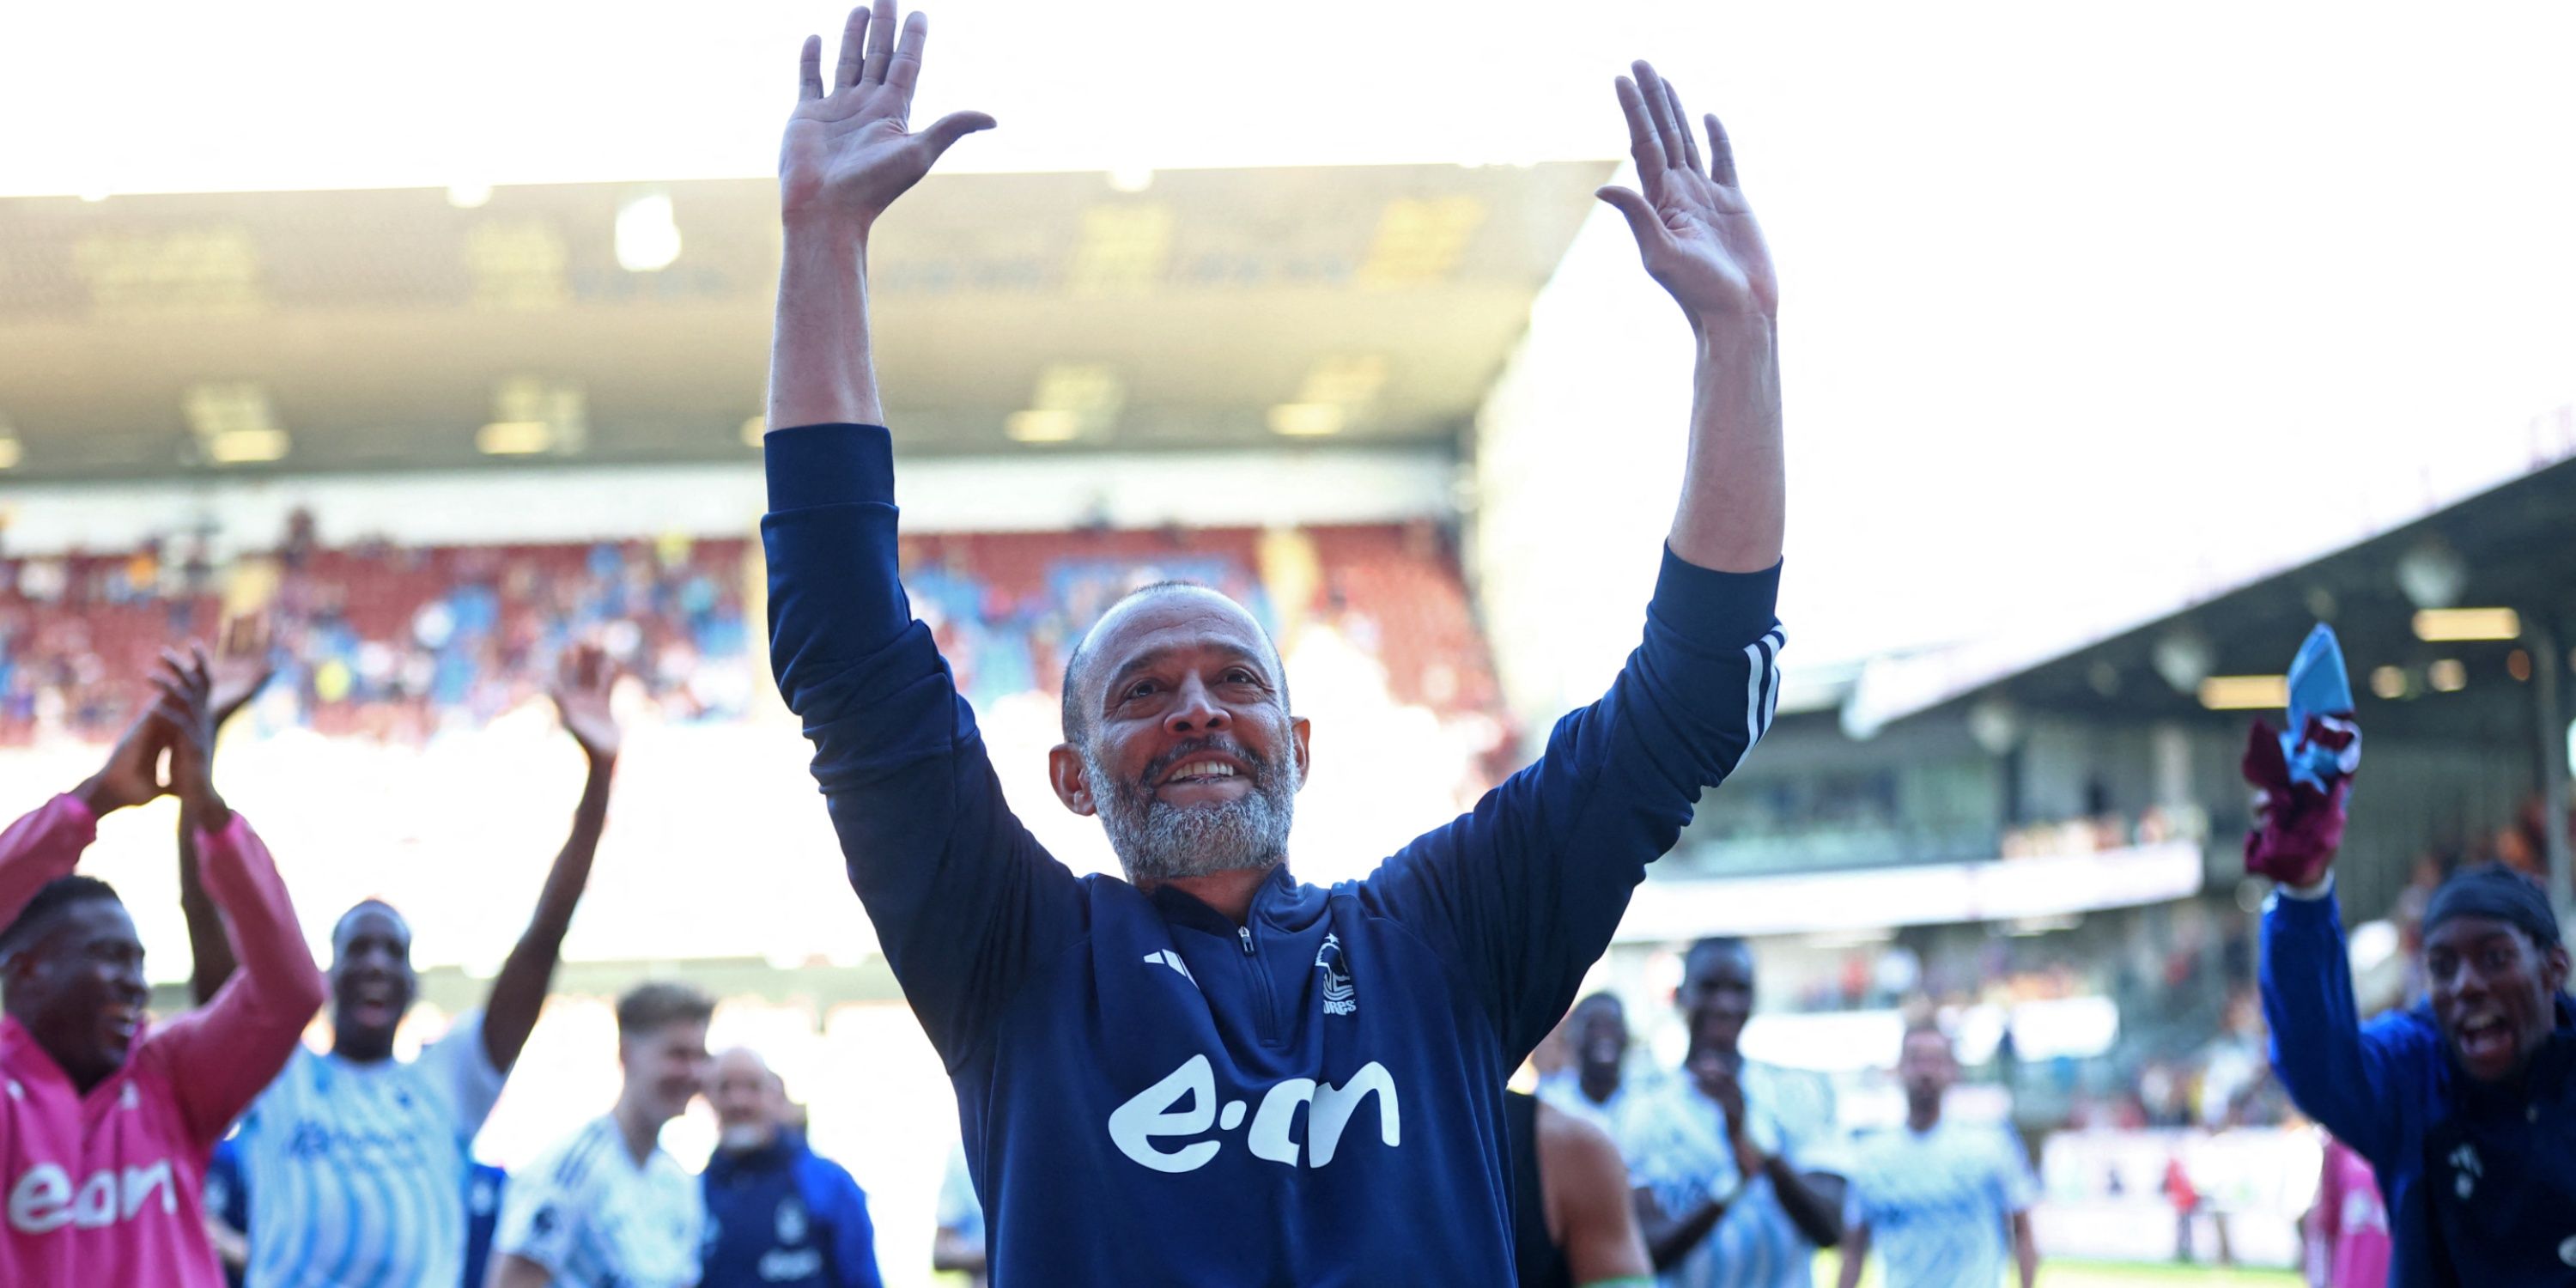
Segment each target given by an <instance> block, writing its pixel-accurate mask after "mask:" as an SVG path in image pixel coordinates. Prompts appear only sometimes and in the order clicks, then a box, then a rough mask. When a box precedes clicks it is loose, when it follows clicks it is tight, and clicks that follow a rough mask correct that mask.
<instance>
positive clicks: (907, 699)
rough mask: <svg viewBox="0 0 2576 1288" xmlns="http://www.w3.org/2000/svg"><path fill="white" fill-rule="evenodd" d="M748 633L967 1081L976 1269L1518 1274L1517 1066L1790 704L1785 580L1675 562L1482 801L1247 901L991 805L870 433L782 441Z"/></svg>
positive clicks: (881, 929) (1049, 1279)
mask: <svg viewBox="0 0 2576 1288" xmlns="http://www.w3.org/2000/svg"><path fill="white" fill-rule="evenodd" d="M766 455H767V461H768V474H769V505H770V512H769V514H768V515H767V516H766V517H765V518H763V519H762V521H761V537H762V544H763V546H764V548H765V550H766V552H767V555H768V560H769V614H770V656H771V664H772V667H773V668H774V670H775V672H776V674H777V678H778V685H779V691H780V693H781V694H782V695H783V696H784V697H785V698H786V700H787V704H788V706H789V707H790V708H791V709H792V710H794V711H795V712H796V713H797V715H798V716H799V717H801V718H802V720H803V722H804V727H805V733H806V736H807V737H808V738H810V739H811V740H812V741H813V743H814V764H813V769H814V776H815V778H816V780H817V781H818V782H819V783H820V784H821V785H822V790H823V794H824V797H825V800H826V802H827V805H828V808H829V810H830V813H831V817H832V825H833V827H834V828H835V829H836V830H837V831H838V833H839V834H840V840H841V848H842V851H843V854H844V857H845V858H846V860H847V862H848V867H849V873H850V883H851V885H853V886H854V887H856V888H857V890H858V894H859V898H860V901H861V902H862V903H863V904H864V905H865V906H866V908H867V912H868V917H869V919H870V920H871V921H872V922H873V923H874V924H875V926H876V931H877V937H878V941H879V943H880V944H881V946H882V947H883V949H884V951H885V954H886V960H887V963H888V965H889V966H891V967H892V969H893V971H894V973H895V978H896V979H897V980H898V981H899V982H900V983H901V984H902V985H903V990H904V995H905V997H906V999H907V1000H908V1001H909V1002H910V1003H911V1005H912V1008H913V1012H914V1014H915V1015H917V1016H918V1017H919V1018H920V1020H921V1024H922V1027H923V1028H924V1029H925V1030H927V1031H928V1033H929V1036H930V1040H931V1043H932V1045H933V1046H934V1047H935V1048H937V1050H938V1051H939V1053H940V1056H941V1058H942V1059H943V1060H945V1061H946V1063H947V1066H948V1071H949V1076H950V1079H951V1081H952V1082H953V1084H954V1085H955V1087H956V1091H957V1104H958V1111H959V1116H960V1118H961V1120H962V1126H963V1130H964V1134H965V1145H966V1157H967V1160H968V1164H969V1168H970V1170H971V1172H972V1173H973V1176H974V1179H975V1188H976V1193H977V1194H978V1195H979V1196H980V1197H981V1198H982V1200H983V1204H984V1213H985V1229H986V1239H987V1243H988V1247H989V1249H990V1254H991V1266H992V1275H993V1283H994V1285H995V1288H1054V1286H1057V1285H1092V1284H1097V1285H1117V1286H1119V1288H1130V1286H1133V1288H1146V1286H1148V1285H1190V1286H1191V1288H1229V1286H1232V1285H1248V1286H1266V1285H1298V1286H1299V1288H1323V1286H1325V1285H1362V1284H1395V1285H1410V1286H1419V1285H1434V1284H1460V1285H1477V1286H1479V1288H1487V1286H1490V1285H1496V1284H1508V1283H1510V1282H1511V1278H1512V1207H1511V1201H1510V1191H1509V1179H1508V1177H1509V1160H1508V1159H1507V1158H1506V1157H1505V1148H1504V1145H1503V1139H1504V1136H1503V1123H1502V1112H1503V1109H1502V1092H1503V1082H1504V1080H1505V1079H1506V1078H1507V1077H1508V1076H1509V1075H1510V1073H1511V1071H1512V1070H1513V1069H1514V1068H1515V1067H1516V1066H1517V1065H1518V1064H1519V1063H1520V1061H1521V1059H1522V1057H1523V1056H1524V1055H1526V1054H1527V1053H1528V1052H1529V1050H1530V1048H1531V1047H1533V1046H1535V1045H1536V1044H1537V1043H1538V1040H1539V1039H1540V1038H1541V1037H1543V1036H1544V1035H1545V1034H1546V1033H1547V1031H1548V1030H1549V1028H1550V1027H1552V1026H1553V1025H1554V1024H1555V1023H1556V1020H1557V1018H1558V1017H1559V1016H1560V1015H1562V1014H1563V1013H1564V1010H1565V1008H1566V1007H1567V1006H1568V1005H1569V1004H1570V1003H1571V1002H1572V1001H1573V998H1574V992H1575V989H1576V988H1577V987H1578V986H1579V985H1580V983H1581V981H1582V978H1583V974H1584V971H1585V970H1586V969H1587V968H1589V967H1590V966H1591V964H1592V962H1593V961H1594V960H1595V959H1596V958H1598V957H1599V956H1600V954H1601V952H1602V950H1603V949H1605V948H1607V947H1608V946H1609V943H1610V936H1611V933H1612V931H1613V930H1615V929H1616V928H1617V926H1618V923H1619V918H1620V915H1621V913H1622V912H1624V911H1625V910H1626V907H1627V903H1628V897H1629V894H1630V892H1631V891H1632V890H1633V889H1634V888H1635V886H1636V884H1637V882H1638V881H1640V880H1642V879H1643V878H1644V876H1645V869H1646V864H1648V863H1649V862H1652V861H1653V860H1654V859H1656V858H1657V857H1659V856H1660V855H1662V854H1663V853H1664V851H1666V850H1667V849H1669V848H1671V846H1672V844H1673V842H1674V840H1675V838H1676V837H1678V836H1679V835H1680V832H1681V829H1682V827H1683V825H1684V824H1686V823H1688V822H1689V821H1690V816H1691V809H1692V807H1693V806H1694V805H1695V804H1696V803H1697V801H1698V799H1699V794H1700V792H1701V791H1702V790H1703V789H1705V788H1708V787H1713V786H1715V785H1716V784H1717V783H1718V782H1719V780H1721V779H1723V778H1724V777H1725V776H1726V775H1727V774H1728V772H1730V771H1731V770H1733V768H1734V767H1735V765H1736V762H1737V761H1738V760H1739V759H1740V758H1741V757H1742V756H1743V755H1744V753H1745V751H1746V750H1747V749H1748V748H1749V747H1750V746H1751V745H1752V743H1753V741H1754V740H1755V739H1756V738H1758V737H1759V736H1760V734H1761V731H1762V729H1763V727H1764V726H1765V725H1767V724H1768V723H1769V720H1770V718H1771V714H1772V712H1773V710H1774V708H1775V705H1776V703H1777V701H1778V676H1777V672H1776V670H1775V669H1774V658H1775V656H1776V654H1777V652H1778V649H1779V646H1780V642H1781V636H1780V633H1779V630H1778V625H1777V622H1776V621H1775V620H1774V618H1773V616H1772V608H1773V600H1774V595H1775V592H1776V590H1777V587H1778V584H1779V569H1778V568H1777V567H1776V566H1775V567H1774V568H1772V569H1770V570H1768V571H1765V572H1760V573H1751V574H1729V573H1721V572H1714V571H1711V570H1708V569H1704V568H1699V567H1695V566H1693V565H1691V564H1688V563H1685V562H1683V561H1682V560H1680V559H1678V558H1676V557H1674V556H1673V555H1672V554H1671V553H1670V552H1667V553H1666V554H1665V556H1664V564H1663V571H1662V575H1661V577H1660V579H1659V581H1658V583H1657V586H1656V590H1655V596H1654V600H1653V602H1652V603H1651V604H1650V605H1649V606H1648V610H1647V614H1646V625H1645V638H1644V641H1643V643H1642V644H1641V645H1640V646H1639V647H1638V649H1637V650H1636V651H1635V652H1634V653H1632V654H1631V655H1630V656H1629V658H1628V661H1627V665H1626V666H1625V667H1624V668H1623V669H1622V670H1621V671H1620V673H1619V676H1618V678H1617V679H1616V680H1615V681H1614V682H1613V683H1612V684H1611V687H1610V691H1609V693H1608V694H1607V695H1605V696H1604V697H1603V698H1602V699H1601V700H1600V701H1598V702H1595V703H1593V704H1592V705H1591V706H1589V707H1586V708H1584V709H1582V710H1579V711H1576V712H1574V713H1572V714H1570V715H1568V716H1566V717H1565V718H1564V719H1563V720H1561V721H1559V722H1558V724H1557V726H1556V728H1555V730H1554V731H1553V732H1552V733H1551V734H1550V736H1549V739H1548V745H1547V750H1546V752H1545V754H1544V755H1542V756H1541V757H1540V758H1539V760H1538V761H1537V762H1536V763H1534V764H1532V765H1530V766H1529V767H1528V768H1526V769H1523V770H1522V771H1520V772H1519V773H1517V774H1515V775H1513V776H1512V777H1511V779H1510V780H1509V781H1507V782H1505V783H1504V784H1503V785H1502V786H1500V787H1498V788H1496V789H1494V790H1493V791H1492V792H1490V793H1488V794H1487V795H1486V796H1485V798H1484V799H1483V800H1481V801H1479V802H1478V803H1477V805H1476V807H1475V808H1474V809H1473V810H1472V811H1470V812H1469V813H1467V814H1465V815H1463V816H1461V817H1460V818H1459V819H1458V820H1457V821H1455V822H1453V823H1450V824H1449V825H1447V826H1445V827H1442V828H1439V829H1437V830H1434V831H1432V832H1429V833H1426V834H1424V835H1423V836H1420V837H1417V838H1415V839H1414V840H1412V841H1411V842H1409V843H1407V844H1405V845H1404V846H1403V848H1401V849H1399V850H1397V851H1396V852H1395V853H1394V854H1393V855H1391V856H1390V857H1388V858H1387V859H1386V860H1385V861H1384V862H1383V863H1382V864H1381V865H1380V866H1379V867H1378V868H1377V870H1376V872H1375V873H1374V874H1372V875H1371V876H1370V877H1369V878H1368V879H1366V880H1364V881H1349V882H1342V883H1340V884H1337V885H1335V886H1333V887H1331V888H1329V889H1321V888H1317V887H1315V886H1310V885H1303V884H1300V883H1298V882H1297V881H1296V880H1295V879H1293V878H1292V877H1290V876H1289V875H1288V873H1287V872H1286V871H1285V870H1284V869H1283V870H1281V871H1278V872H1276V873H1274V874H1273V875H1272V876H1271V878H1270V879H1269V880H1268V881H1267V882H1266V883H1265V884H1264V885H1263V886H1262V887H1261V889H1260V890H1259V892H1258V893H1257V894H1256V895H1255V896H1254V899H1253V903H1252V909H1251V913H1250V916H1249V918H1248V920H1247V921H1246V922H1245V924H1243V925H1240V926H1238V925H1236V924H1234V923H1233V922H1232V921H1231V920H1230V919H1228V918H1227V917H1225V916H1223V915H1221V914H1219V913H1217V912H1216V911H1215V910H1213V909H1211V908H1209V907H1208V906H1207V905H1205V904H1203V903H1201V902H1199V901H1198V900H1196V899H1194V898H1192V897H1190V896H1188V895H1186V894H1183V893H1181V892H1179V891H1177V890H1174V889H1172V888H1170V887H1168V886H1166V887H1163V888H1160V889H1158V890H1156V891H1155V892H1154V893H1153V894H1151V895H1147V894H1144V893H1141V892H1139V891H1138V890H1137V889H1136V888H1135V887H1134V886H1131V885H1129V884H1127V883H1126V882H1124V881H1121V880H1118V879H1117V878H1115V877H1107V876H1084V877H1076V876H1075V875H1073V873H1072V872H1071V871H1069V870H1067V869H1066V868H1065V867H1064V866H1063V865H1062V864H1060V863H1057V862H1056V861H1055V860H1054V859H1053V858H1052V857H1050V856H1049V855H1048V854H1047V853H1046V852H1045V851H1044V850H1043V849H1042V848H1041V847H1040V846H1039V845H1038V844H1037V842H1036V841H1035V840H1034V839H1032V838H1031V837H1030V836H1029V834H1028V832H1027V831H1026V830H1025V829H1024V828H1022V827H1021V825H1020V823H1019V821H1018V820H1017V819H1015V818H1014V817H1012V815H1011V812H1010V810H1009V809H1008V808H1007V806H1006V805H1005V803H1004V801H1003V796H1002V789H1001V785H1000V783H999V782H998V780H996V778H995V777H994V774H993V769H992V766H991V764H990V763H989V761H988V759H987V756H986V753H985V748H984V744H983V740H982V738H981V736H980V735H979V734H978V733H977V731H976V726H975V717H974V713H973V712H972V711H971V710H970V709H969V707H968V705H967V703H966V701H965V699H964V698H963V697H962V696H960V695H959V694H958V692H957V689H956V686H955V684H954V682H953V681H952V679H951V677H950V674H949V670H948V667H947V665H946V664H945V663H944V662H943V661H942V660H941V659H940V657H939V653H938V650H937V648H936V646H935V645H934V644H933V642H932V639H931V634H930V631H929V629H928V628H927V627H925V626H924V625H922V624H921V623H920V622H918V621H916V620H914V618H913V615H912V611H911V607H910V605H909V603H908V602H907V600H906V599H905V596H904V591H903V587H902V585H901V583H900V581H899V580H898V578H897V569H896V547H895V513H896V512H895V506H894V464H893V453H892V448H891V445H890V440H889V438H888V436H887V433H886V431H885V430H884V429H882V428H879V427H876V426H860V425H816V426H805V427H801V428H788V429H781V430H777V431H774V432H772V433H771V434H770V435H769V436H768V443H767V448H766Z"/></svg>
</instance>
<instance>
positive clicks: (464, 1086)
mask: <svg viewBox="0 0 2576 1288" xmlns="http://www.w3.org/2000/svg"><path fill="white" fill-rule="evenodd" d="M506 1076H507V1075H506V1074H505V1073H503V1072H502V1071H501V1070H499V1069H496V1068H494V1067H492V1060H491V1057H490V1056H489V1055H487V1054H486V1053H485V1051H484V1049H483V1017H482V1014H481V1013H480V1012H475V1013H472V1014H469V1015H467V1016H466V1017H464V1018H463V1019H461V1020H459V1021H458V1022H457V1024H456V1026H455V1027H454V1028H452V1029H450V1030H449V1031H448V1033H447V1036H445V1037H443V1038H441V1039H439V1040H438V1041H437V1042H435V1043H433V1044H431V1045H430V1046H429V1047H428V1048H427V1049H426V1050H423V1051H422V1052H421V1053H420V1058H418V1059H416V1060H408V1061H404V1060H379V1061H375V1062H373V1063H370V1064H357V1063H353V1062H351V1061H348V1060H344V1059H341V1058H340V1057H338V1056H336V1055H322V1054H316V1053H315V1052H313V1051H311V1050H308V1049H306V1048H304V1047H297V1048H296V1049H295V1054H294V1055H293V1056H291V1057H289V1058H288V1060H287V1062H286V1068H285V1069H284V1070H282V1071H280V1072H279V1074H278V1075H277V1080H276V1081H274V1082H272V1083H270V1084H269V1085H268V1090H266V1091H264V1092H261V1093H260V1097H259V1099H258V1100H257V1101H255V1102H253V1103H252V1105H251V1107H250V1111H249V1112H248V1113H246V1114H244V1115H243V1117H242V1123H241V1135H240V1139H239V1143H238V1148H239V1149H240V1151H241V1163H242V1173H243V1179H244V1182H245V1183H246V1184H247V1185H248V1187H249V1189H250V1193H251V1195H252V1198H251V1205H250V1231H249V1234H250V1266H249V1269H248V1271H247V1272H246V1276H245V1278H246V1281H247V1282H248V1283H250V1284H251V1285H253V1288H375V1286H376V1285H385V1286H387V1288H391V1286H392V1285H402V1288H411V1286H412V1285H416V1284H452V1283H457V1282H460V1281H461V1280H462V1279H463V1278H464V1277H465V1179H466V1172H467V1164H468V1160H469V1158H470V1157H471V1148H472V1145H473V1141H474V1134H475V1133H476V1132H478V1131H481V1130H482V1129H483V1120H484V1118H485V1117H487V1116H489V1115H490V1114H491V1112H492V1102H493V1101H495V1100H498V1099H499V1098H500V1096H501V1084H502V1081H503V1079H504V1078H505V1077H506Z"/></svg>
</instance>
